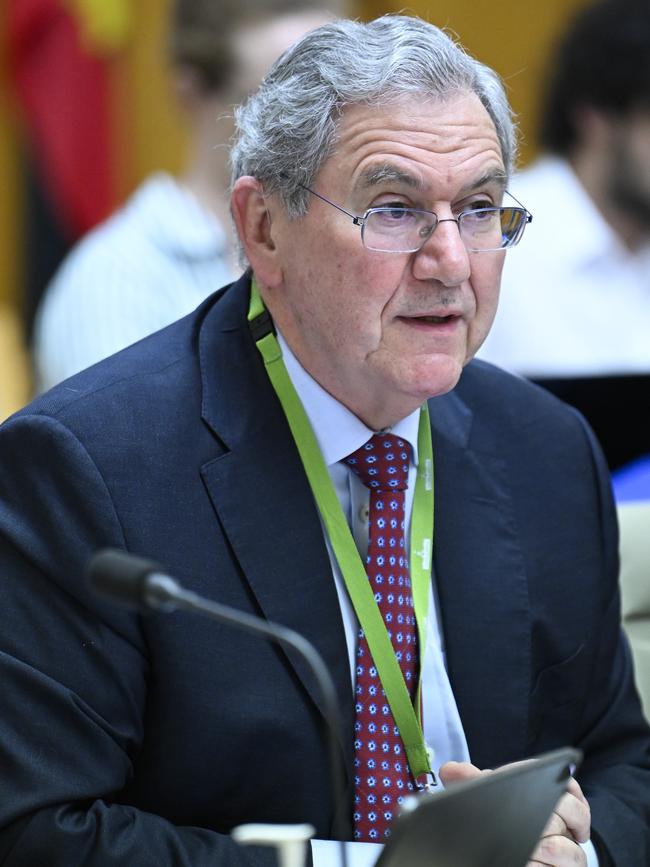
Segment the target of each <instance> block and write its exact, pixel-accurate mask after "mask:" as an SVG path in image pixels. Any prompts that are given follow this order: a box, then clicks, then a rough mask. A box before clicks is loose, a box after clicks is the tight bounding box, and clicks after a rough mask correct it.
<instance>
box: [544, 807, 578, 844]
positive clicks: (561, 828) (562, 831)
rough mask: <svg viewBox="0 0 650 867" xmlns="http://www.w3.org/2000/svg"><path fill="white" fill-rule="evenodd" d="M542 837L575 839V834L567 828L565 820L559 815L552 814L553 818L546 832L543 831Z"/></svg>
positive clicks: (546, 827) (548, 823)
mask: <svg viewBox="0 0 650 867" xmlns="http://www.w3.org/2000/svg"><path fill="white" fill-rule="evenodd" d="M540 836H541V837H554V836H557V837H570V838H571V839H573V834H572V833H571V831H569V829H568V828H567V825H566V822H565V821H564V819H563V818H562V817H561V816H560V815H558V814H557V813H551V817H550V818H549V820H548V822H547V823H546V826H545V828H544V830H543V831H542V833H541V835H540Z"/></svg>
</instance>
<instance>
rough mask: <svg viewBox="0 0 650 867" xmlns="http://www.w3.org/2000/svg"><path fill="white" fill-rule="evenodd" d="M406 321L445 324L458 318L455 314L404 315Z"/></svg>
mask: <svg viewBox="0 0 650 867" xmlns="http://www.w3.org/2000/svg"><path fill="white" fill-rule="evenodd" d="M404 319H405V321H406V322H422V323H423V324H431V325H447V324H449V323H451V322H455V321H456V320H457V319H459V316H458V315H457V314H453V313H452V314H449V315H448V316H406V317H404Z"/></svg>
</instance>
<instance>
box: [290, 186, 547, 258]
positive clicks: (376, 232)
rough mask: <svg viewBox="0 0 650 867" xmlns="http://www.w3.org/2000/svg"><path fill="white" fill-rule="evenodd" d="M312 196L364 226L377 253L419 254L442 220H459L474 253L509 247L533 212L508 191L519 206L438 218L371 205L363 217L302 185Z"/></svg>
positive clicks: (367, 239) (364, 234) (367, 241)
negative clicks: (372, 206)
mask: <svg viewBox="0 0 650 867" xmlns="http://www.w3.org/2000/svg"><path fill="white" fill-rule="evenodd" d="M299 186H301V187H302V189H303V190H307V192H308V193H311V194H312V196H316V198H318V199H322V201H323V202H327V204H328V205H331V206H332V207H333V208H336V210H337V211H341V212H342V213H343V214H346V215H347V216H348V217H350V219H351V220H352V222H353V223H354V225H355V226H359V227H360V229H361V241H362V243H363V245H364V247H365V248H366V249H367V250H374V251H376V252H377V253H417V251H418V250H421V249H422V247H423V246H424V245H425V244H426V242H427V241H428V239H429V238H430V237H431V235H432V234H433V233H434V231H435V230H436V227H437V226H438V225H439V224H440V223H456V225H457V226H458V231H459V232H460V237H461V238H462V240H463V242H464V244H465V247H466V248H467V250H468V251H469V252H471V253H490V252H494V251H496V250H507V249H508V248H510V247H514V246H515V244H518V243H519V241H520V240H521V236H522V235H523V234H524V229H525V228H526V226H527V224H528V223H530V222H532V219H533V215H532V214H531V213H530V212H529V211H528V210H526V208H525V207H524V206H523V205H522V204H521V202H520V201H519V200H518V199H515V197H514V196H513V195H512V194H511V193H507V195H509V196H510V198H512V199H514V200H515V202H517V204H518V205H519V207H518V208H514V207H512V208H470V209H469V210H467V211H461V213H460V214H459V215H458V216H457V217H448V218H445V219H443V220H440V219H438V217H437V216H436V214H434V213H433V211H423V210H420V209H419V208H400V207H391V206H388V207H381V208H369V209H368V210H367V211H366V212H365V213H364V214H363V216H359V215H356V214H351V213H350V212H349V211H346V210H345V208H342V207H341V206H340V205H337V204H336V203H335V202H332V201H330V199H328V198H326V197H325V196H321V194H320V193H317V192H315V191H314V190H311V189H310V188H309V187H306V186H304V185H303V184H300V185H299Z"/></svg>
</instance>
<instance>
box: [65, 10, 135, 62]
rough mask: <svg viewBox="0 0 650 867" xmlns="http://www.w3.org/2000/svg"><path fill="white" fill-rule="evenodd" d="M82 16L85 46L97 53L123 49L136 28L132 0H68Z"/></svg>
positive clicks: (81, 22)
mask: <svg viewBox="0 0 650 867" xmlns="http://www.w3.org/2000/svg"><path fill="white" fill-rule="evenodd" d="M67 3H68V6H69V7H70V9H71V10H72V11H73V12H74V13H75V15H76V16H77V18H78V19H79V24H80V26H81V35H82V39H83V42H84V44H85V46H86V47H87V48H88V50H89V51H91V52H92V53H93V54H98V55H110V54H114V53H115V52H117V51H119V50H120V49H121V48H122V47H123V46H124V45H125V43H126V41H127V39H128V38H129V36H130V34H131V31H132V29H133V11H132V8H131V2H130V0H67Z"/></svg>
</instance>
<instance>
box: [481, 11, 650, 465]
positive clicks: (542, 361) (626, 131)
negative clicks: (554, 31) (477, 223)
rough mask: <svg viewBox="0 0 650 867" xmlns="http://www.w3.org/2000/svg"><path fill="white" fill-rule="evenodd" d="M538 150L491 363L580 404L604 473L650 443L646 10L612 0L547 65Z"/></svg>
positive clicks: (516, 186)
mask: <svg viewBox="0 0 650 867" xmlns="http://www.w3.org/2000/svg"><path fill="white" fill-rule="evenodd" d="M551 70H552V71H551V74H550V77H549V81H548V91H547V94H546V100H545V106H544V109H543V115H542V125H541V144H542V146H543V147H544V149H545V153H544V155H543V156H542V157H541V158H540V159H538V160H537V161H536V162H535V163H534V164H533V165H531V166H530V167H529V168H527V169H525V170H524V171H522V172H521V173H520V174H519V175H518V176H515V178H514V180H513V182H512V185H511V191H512V192H513V193H514V195H515V196H516V197H517V198H519V199H521V200H522V201H525V202H526V205H527V207H529V208H530V210H531V212H532V213H533V216H534V220H533V225H532V226H531V230H530V232H529V234H528V237H527V239H526V240H527V243H526V246H525V249H523V248H520V249H516V250H513V252H512V254H511V255H510V256H509V257H508V259H507V261H506V265H505V268H504V271H503V282H502V289H501V300H500V304H499V312H498V315H497V317H496V320H495V323H494V327H493V329H492V331H491V333H490V335H489V337H488V339H487V340H486V342H485V345H484V347H483V349H482V351H481V355H482V357H483V358H485V359H487V360H489V361H493V362H495V363H496V364H499V365H500V366H502V367H506V368H508V369H510V370H512V371H515V372H517V373H520V374H522V375H524V376H526V377H529V378H531V379H533V380H535V381H537V382H538V383H539V384H541V385H543V386H544V387H546V388H548V389H549V390H551V391H552V392H554V393H555V394H557V395H558V396H559V397H561V398H563V399H564V400H566V401H567V402H569V403H571V404H573V405H574V406H576V407H577V408H578V409H580V411H581V412H582V413H583V414H584V415H585V416H586V417H587V419H588V420H589V422H590V423H591V425H592V427H593V428H594V429H595V431H596V434H597V435H598V437H599V439H600V441H601V444H602V445H603V447H604V450H605V454H606V457H607V460H608V463H609V465H610V468H612V469H613V468H616V467H618V466H620V465H622V464H624V463H626V462H627V461H630V460H632V459H634V458H636V457H638V456H639V455H641V454H643V453H644V452H647V451H648V449H649V447H650V5H648V0H604V2H598V3H595V4H592V5H589V6H588V7H587V8H586V9H584V10H582V11H581V12H580V13H579V14H578V15H577V17H576V18H575V20H574V22H573V24H572V25H571V26H570V29H569V30H568V32H567V33H566V35H565V37H564V39H563V41H562V43H561V45H560V46H559V49H558V51H557V55H556V57H555V58H554V60H553V61H552V64H551Z"/></svg>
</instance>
